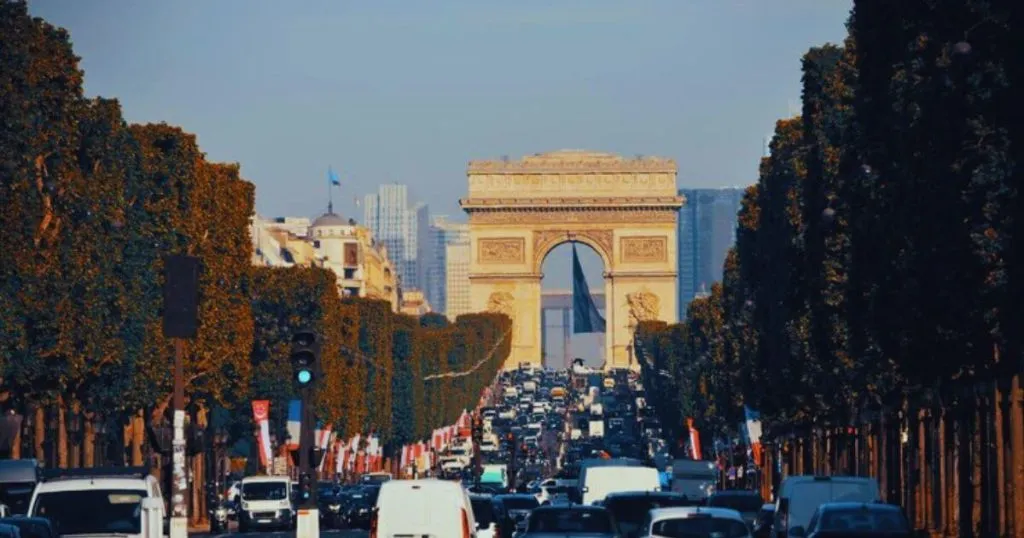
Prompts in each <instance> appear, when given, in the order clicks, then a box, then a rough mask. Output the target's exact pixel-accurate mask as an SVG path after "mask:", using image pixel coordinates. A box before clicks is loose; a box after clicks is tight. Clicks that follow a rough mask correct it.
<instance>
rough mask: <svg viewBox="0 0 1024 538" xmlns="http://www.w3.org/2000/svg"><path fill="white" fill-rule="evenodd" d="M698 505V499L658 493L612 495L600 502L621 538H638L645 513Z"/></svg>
mask: <svg viewBox="0 0 1024 538" xmlns="http://www.w3.org/2000/svg"><path fill="white" fill-rule="evenodd" d="M700 504H701V500H699V499H688V498H687V497H686V496H685V495H680V494H678V493H672V492H660V491H654V492H640V491H638V492H627V493H612V494H611V495H608V496H607V497H605V498H604V501H602V502H601V506H603V507H605V508H606V509H607V510H608V511H609V512H611V514H612V516H613V517H614V518H615V522H616V525H618V531H619V534H620V535H621V536H622V537H623V538H635V537H638V536H640V535H641V532H642V526H643V522H644V519H646V518H647V513H648V512H650V511H651V510H653V509H655V508H671V507H676V506H699V505H700Z"/></svg>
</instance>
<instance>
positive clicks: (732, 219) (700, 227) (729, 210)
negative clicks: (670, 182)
mask: <svg viewBox="0 0 1024 538" xmlns="http://www.w3.org/2000/svg"><path fill="white" fill-rule="evenodd" d="M679 193H680V194H681V195H683V196H685V197H686V205H685V206H683V208H682V209H681V210H679V319H683V318H684V317H685V315H686V310H687V308H688V307H689V304H690V301H692V300H693V298H694V297H697V296H699V295H700V294H701V293H702V292H706V291H708V290H710V289H711V285H712V284H713V283H714V282H716V281H718V280H721V279H722V264H723V263H724V262H725V256H726V254H728V252H729V249H730V248H731V247H732V245H733V244H734V243H735V242H736V213H737V212H739V210H740V203H741V202H742V200H743V189H741V188H738V187H728V188H722V189H682V190H680V191H679Z"/></svg>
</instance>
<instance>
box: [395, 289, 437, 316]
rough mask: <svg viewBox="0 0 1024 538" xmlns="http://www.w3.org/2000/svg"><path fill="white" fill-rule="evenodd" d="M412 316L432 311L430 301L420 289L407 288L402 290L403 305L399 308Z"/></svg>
mask: <svg viewBox="0 0 1024 538" xmlns="http://www.w3.org/2000/svg"><path fill="white" fill-rule="evenodd" d="M399 311H400V312H401V313H403V314H407V315H410V316H422V315H423V314H427V313H429V312H431V310H430V303H429V302H427V298H426V297H425V296H424V295H423V292H422V291H420V290H407V291H403V292H402V306H401V308H400V310H399Z"/></svg>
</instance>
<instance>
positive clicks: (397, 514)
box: [370, 478, 477, 538]
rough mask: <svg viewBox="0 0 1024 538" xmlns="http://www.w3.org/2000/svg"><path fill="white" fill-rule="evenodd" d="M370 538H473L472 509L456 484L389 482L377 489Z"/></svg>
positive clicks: (464, 491)
mask: <svg viewBox="0 0 1024 538" xmlns="http://www.w3.org/2000/svg"><path fill="white" fill-rule="evenodd" d="M370 536H374V537H379V538H395V537H396V536H437V537H442V536H443V537H445V538H448V537H451V538H477V528H476V520H475V519H474V517H473V505H472V503H471V502H470V499H469V495H468V494H467V493H466V490H465V489H463V488H462V486H461V485H460V484H459V483H458V482H449V481H446V480H436V479H432V478H428V479H425V480H392V481H390V482H387V483H385V484H384V485H382V486H381V487H380V495H379V496H378V497H377V507H376V508H375V509H374V511H373V517H372V519H371V522H370Z"/></svg>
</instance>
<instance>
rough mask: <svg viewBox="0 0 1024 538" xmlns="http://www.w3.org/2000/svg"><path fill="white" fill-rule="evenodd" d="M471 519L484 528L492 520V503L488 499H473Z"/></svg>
mask: <svg viewBox="0 0 1024 538" xmlns="http://www.w3.org/2000/svg"><path fill="white" fill-rule="evenodd" d="M470 502H471V503H472V504H473V519H475V520H476V525H477V527H479V528H486V527H489V526H490V525H491V523H493V522H494V504H493V503H491V500H490V499H473V500H471V501H470Z"/></svg>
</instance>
